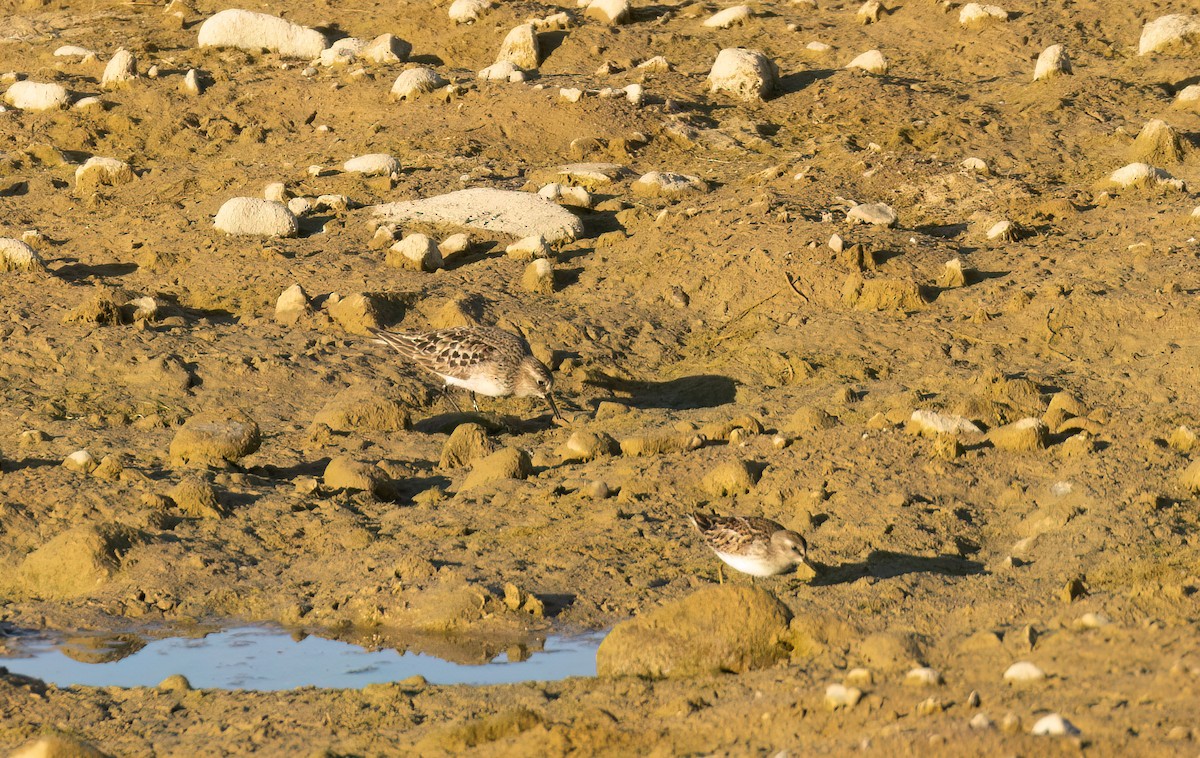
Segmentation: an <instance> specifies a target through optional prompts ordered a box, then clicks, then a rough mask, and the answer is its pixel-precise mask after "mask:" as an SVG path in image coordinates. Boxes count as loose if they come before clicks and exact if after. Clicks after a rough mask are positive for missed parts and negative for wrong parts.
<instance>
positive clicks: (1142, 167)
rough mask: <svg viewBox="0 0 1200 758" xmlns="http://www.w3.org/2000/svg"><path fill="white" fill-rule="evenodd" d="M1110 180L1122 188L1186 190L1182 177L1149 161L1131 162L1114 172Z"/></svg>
mask: <svg viewBox="0 0 1200 758" xmlns="http://www.w3.org/2000/svg"><path fill="white" fill-rule="evenodd" d="M1108 181H1109V182H1111V183H1112V184H1114V185H1116V186H1117V187H1121V188H1129V187H1166V188H1168V189H1173V190H1178V191H1180V192H1182V191H1184V190H1185V186H1184V183H1183V181H1182V180H1181V179H1176V178H1175V177H1173V176H1171V175H1170V174H1169V173H1167V172H1166V171H1163V170H1162V169H1161V168H1155V167H1154V166H1151V165H1150V164H1148V163H1130V164H1129V165H1128V166H1124V167H1122V168H1119V169H1117V170H1116V171H1114V172H1112V174H1111V175H1110V176H1109V177H1108Z"/></svg>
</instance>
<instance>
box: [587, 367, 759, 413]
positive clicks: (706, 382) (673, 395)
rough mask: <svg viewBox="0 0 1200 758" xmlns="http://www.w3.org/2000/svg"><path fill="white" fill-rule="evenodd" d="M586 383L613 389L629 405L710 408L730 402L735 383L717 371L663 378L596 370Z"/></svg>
mask: <svg viewBox="0 0 1200 758" xmlns="http://www.w3.org/2000/svg"><path fill="white" fill-rule="evenodd" d="M588 383H589V384H593V385H595V386H597V387H601V388H603V389H606V390H608V391H609V392H611V393H613V395H614V396H613V397H612V398H608V399H609V400H613V401H615V402H618V403H624V404H626V405H628V406H630V407H632V408H671V409H674V410H688V409H692V408H714V407H716V406H718V405H725V404H726V403H732V402H733V401H734V398H735V397H736V395H737V383H736V382H735V381H734V380H733V379H730V378H729V377H727V376H720V375H719V374H697V375H696V376H684V377H680V378H679V379H671V380H669V381H665V382H647V381H640V380H637V379H620V378H618V377H614V376H607V375H605V374H599V375H595V376H592V377H590V378H589V379H588Z"/></svg>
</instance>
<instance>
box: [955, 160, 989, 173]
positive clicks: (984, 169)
mask: <svg viewBox="0 0 1200 758" xmlns="http://www.w3.org/2000/svg"><path fill="white" fill-rule="evenodd" d="M958 165H959V166H962V167H963V168H965V169H966V170H967V171H974V172H976V173H979V174H986V173H988V172H989V169H988V165H987V164H986V163H984V162H983V160H982V159H980V158H964V159H963V162H962V163H960V164H958Z"/></svg>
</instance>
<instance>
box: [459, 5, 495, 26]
mask: <svg viewBox="0 0 1200 758" xmlns="http://www.w3.org/2000/svg"><path fill="white" fill-rule="evenodd" d="M491 7H492V3H491V2H490V0H454V2H453V3H451V4H450V10H449V15H450V20H451V21H453V22H454V23H456V24H470V23H472V22H474V21H478V20H479V17H480V16H482V15H483V14H484V12H486V11H487V10H488V9H489V8H491Z"/></svg>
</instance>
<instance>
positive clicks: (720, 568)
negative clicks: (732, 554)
mask: <svg viewBox="0 0 1200 758" xmlns="http://www.w3.org/2000/svg"><path fill="white" fill-rule="evenodd" d="M724 569H725V566H724V564H721V563H718V564H717V584H724V583H725V570H724Z"/></svg>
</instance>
